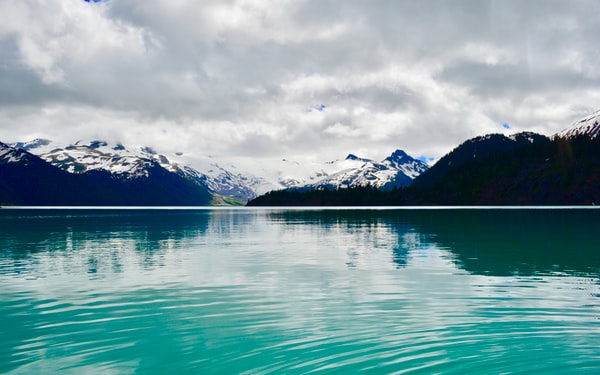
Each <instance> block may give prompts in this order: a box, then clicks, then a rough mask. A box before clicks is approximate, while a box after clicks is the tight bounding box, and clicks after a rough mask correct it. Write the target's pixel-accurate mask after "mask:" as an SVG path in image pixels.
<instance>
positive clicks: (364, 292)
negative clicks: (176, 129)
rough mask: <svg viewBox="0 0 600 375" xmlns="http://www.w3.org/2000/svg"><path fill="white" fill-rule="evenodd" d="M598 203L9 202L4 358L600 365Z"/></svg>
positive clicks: (0, 298) (311, 367)
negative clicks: (157, 206)
mask: <svg viewBox="0 0 600 375" xmlns="http://www.w3.org/2000/svg"><path fill="white" fill-rule="evenodd" d="M599 224H600V210H595V209H588V210H575V209H569V210H565V209H561V210H559V209H552V210H527V209H515V210H493V209H479V210H458V209H447V210H436V209H431V210H285V209H281V210H271V209H236V210H216V209H213V210H211V209H206V210H202V209H199V210H93V209H85V210H83V209H80V210H8V209H1V210H0V287H1V288H0V337H1V338H2V339H1V341H0V373H9V374H30V373H33V374H46V373H65V374H69V373H72V374H81V373H91V374H129V373H141V374H154V373H156V374H163V373H203V374H204V373H223V374H232V373H260V374H265V373H277V374H279V373H354V372H359V371H364V372H367V373H423V374H429V373H443V374H465V373H469V374H478V373H479V374H499V373H504V374H512V373H520V374H535V373H540V374H553V373H556V374H575V373H577V374H598V373H600V349H599V348H600V277H599V276H600V230H599V228H600V227H599Z"/></svg>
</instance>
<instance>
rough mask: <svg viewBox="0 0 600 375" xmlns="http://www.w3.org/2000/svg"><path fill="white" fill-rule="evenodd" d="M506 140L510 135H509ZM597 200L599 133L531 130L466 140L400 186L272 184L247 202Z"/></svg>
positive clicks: (396, 203)
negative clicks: (273, 187)
mask: <svg viewBox="0 0 600 375" xmlns="http://www.w3.org/2000/svg"><path fill="white" fill-rule="evenodd" d="M507 139H508V140H509V141H507ZM597 202H600V139H599V138H596V139H592V138H590V137H589V136H585V135H584V136H579V137H574V138H568V139H567V138H554V139H550V138H547V137H544V136H541V135H537V134H533V133H522V134H520V135H517V136H515V137H513V138H509V137H505V136H503V135H499V134H498V135H490V136H486V137H478V138H475V139H473V140H469V141H467V142H465V143H463V144H462V145H460V146H458V147H457V148H455V149H454V150H453V151H451V152H450V153H449V154H447V155H446V156H444V157H443V158H441V159H440V160H439V161H438V162H437V163H436V164H435V165H434V166H432V167H431V168H430V169H429V170H428V171H426V172H425V173H423V174H422V175H420V176H419V177H417V178H416V179H415V180H414V181H413V183H412V184H411V185H410V186H408V187H405V188H400V189H393V190H390V191H383V190H378V189H376V188H374V187H370V186H367V187H357V188H347V189H336V190H331V189H329V190H328V189H322V190H306V189H304V190H301V189H288V190H280V191H273V192H270V193H267V194H265V195H263V196H260V197H258V198H256V199H254V200H252V201H250V202H248V205H249V206H406V205H458V206H461V205H591V204H595V203H597Z"/></svg>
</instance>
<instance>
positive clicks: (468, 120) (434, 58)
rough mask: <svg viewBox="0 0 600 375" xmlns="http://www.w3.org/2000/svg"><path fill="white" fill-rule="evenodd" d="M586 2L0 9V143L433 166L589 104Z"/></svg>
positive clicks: (44, 2)
mask: <svg viewBox="0 0 600 375" xmlns="http://www.w3.org/2000/svg"><path fill="white" fill-rule="evenodd" d="M597 14H600V2H598V1H596V0H589V1H577V0H573V1H564V0H556V1H550V0H537V1H522V0H488V1H486V0H469V1H464V0H452V1H434V0H420V1H401V0H397V1H378V0H370V1H354V0H339V1H335V0H315V1H309V0H293V1H292V0H289V1H288V0H274V1H256V0H202V1H185V0H145V1H140V0H108V1H93V0H92V1H84V0H0V141H3V142H15V141H27V140H31V139H34V138H49V139H52V140H55V141H62V142H75V141H76V140H79V139H102V140H107V141H111V142H120V143H123V144H126V145H128V146H137V145H144V146H150V147H152V148H154V149H156V150H157V151H160V152H166V151H175V150H176V151H178V152H183V153H186V154H188V155H213V156H217V157H218V156H223V157H225V156H236V157H249V158H255V159H257V158H281V157H287V158H294V157H295V158H299V159H302V158H307V159H314V160H333V159H337V158H343V157H344V156H345V155H346V154H348V153H354V154H357V155H359V156H361V157H369V158H373V159H377V160H381V159H383V158H385V157H386V156H388V155H389V154H391V153H392V152H393V151H394V150H395V149H403V150H405V151H406V152H408V153H409V154H410V155H412V156H415V157H424V158H429V159H430V160H435V159H437V158H439V157H441V156H443V155H444V154H445V153H447V152H449V151H450V150H452V149H453V148H454V147H456V146H457V145H458V144H460V143H462V142H463V141H465V140H466V139H468V138H472V137H474V136H478V135H484V134H488V133H503V134H512V133H515V132H520V131H536V132H539V133H542V134H546V135H551V134H553V133H555V132H557V131H560V130H562V129H564V128H566V127H568V126H570V125H571V124H572V123H573V122H574V121H576V120H577V119H579V118H581V117H584V116H585V115H587V114H590V113H592V112H594V111H595V110H598V109H600V48H599V47H600V46H599V44H600V37H599V35H600V20H599V19H598V17H595V16H594V15H597Z"/></svg>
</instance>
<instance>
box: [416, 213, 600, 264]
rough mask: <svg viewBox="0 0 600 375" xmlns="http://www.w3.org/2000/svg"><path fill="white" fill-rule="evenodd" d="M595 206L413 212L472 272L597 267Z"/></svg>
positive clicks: (425, 230)
mask: <svg viewBox="0 0 600 375" xmlns="http://www.w3.org/2000/svg"><path fill="white" fill-rule="evenodd" d="M599 219H600V211H597V210H552V209H537V210H531V209H529V210H528V209H518V210H494V209H480V210H435V211H424V212H415V215H414V218H413V221H412V222H413V223H414V224H415V226H416V227H417V228H418V230H419V231H421V232H423V233H430V234H432V235H434V236H435V240H436V242H437V243H438V244H440V245H441V246H443V247H447V248H448V249H449V250H450V251H452V252H453V253H454V254H455V255H456V258H457V262H458V264H457V265H458V266H459V267H461V268H464V269H465V270H467V271H469V272H472V273H476V274H490V275H512V274H521V275H534V274H550V273H552V274H556V273H565V274H593V275H598V273H599V271H600V250H599V249H600V237H599V236H598V235H597V232H596V226H597V224H598V223H599V222H600V221H599Z"/></svg>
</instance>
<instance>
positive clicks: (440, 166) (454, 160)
mask: <svg viewBox="0 0 600 375" xmlns="http://www.w3.org/2000/svg"><path fill="white" fill-rule="evenodd" d="M549 140H550V139H549V138H548V137H546V136H544V135H541V134H536V133H532V132H523V133H517V134H513V135H511V136H505V135H503V134H488V135H485V136H479V137H475V138H472V139H469V140H467V141H465V142H463V143H462V144H460V145H459V146H457V147H456V148H454V149H453V150H452V151H450V152H449V153H448V154H446V155H444V156H443V157H442V158H441V159H440V160H438V162H437V163H435V165H433V166H432V167H431V168H429V169H428V170H427V171H426V172H424V173H423V174H421V175H420V176H418V177H417V178H416V179H415V180H414V183H413V185H414V186H415V187H429V186H432V185H433V184H435V183H436V182H438V181H440V180H441V179H444V178H446V177H447V176H449V175H452V174H453V173H455V171H457V170H458V169H462V168H463V165H464V164H465V163H472V162H474V161H475V162H476V161H478V160H482V159H485V158H486V157H489V156H491V155H499V154H502V153H509V152H512V151H514V150H517V149H520V148H522V147H525V146H527V145H531V144H535V143H539V142H548V141H549Z"/></svg>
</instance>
